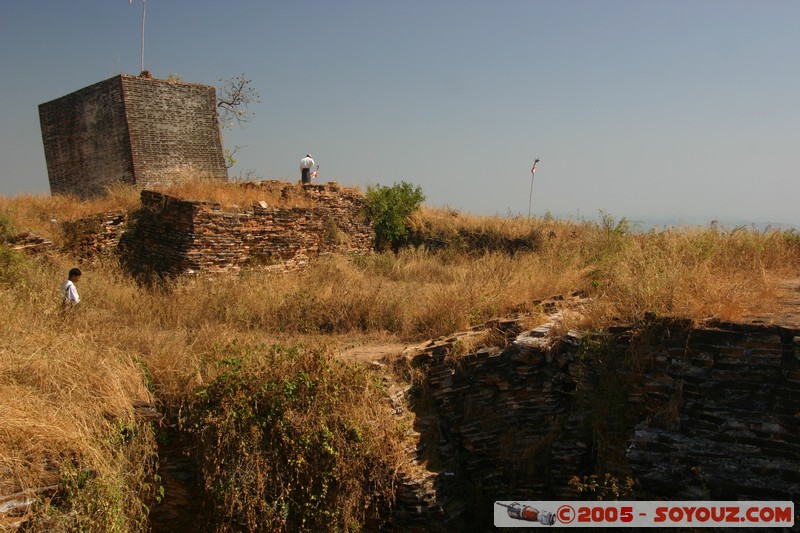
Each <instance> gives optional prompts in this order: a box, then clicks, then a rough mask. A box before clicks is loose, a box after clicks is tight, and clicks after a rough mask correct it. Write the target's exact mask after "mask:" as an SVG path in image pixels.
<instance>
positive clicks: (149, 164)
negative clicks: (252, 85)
mask: <svg viewBox="0 0 800 533" xmlns="http://www.w3.org/2000/svg"><path fill="white" fill-rule="evenodd" d="M39 119H40V123H41V128H42V141H43V144H44V152H45V158H46V160H47V173H48V176H49V179H50V190H51V192H52V193H54V194H56V193H61V194H67V193H71V194H75V195H77V196H80V197H83V198H85V197H89V196H93V195H96V194H101V193H102V192H103V190H104V188H105V186H107V185H109V184H111V183H113V182H117V181H122V182H126V183H135V184H137V185H139V186H141V187H148V186H153V185H158V184H165V183H172V182H175V181H178V180H181V179H185V178H212V179H222V180H227V178H228V170H227V168H226V166H225V159H224V156H223V152H222V141H221V138H220V132H219V122H218V118H217V108H216V92H215V90H214V88H213V87H209V86H206V85H199V84H194V83H183V82H169V81H165V80H156V79H152V78H139V77H135V76H128V75H120V76H115V77H113V78H110V79H108V80H105V81H102V82H99V83H96V84H94V85H91V86H89V87H85V88H83V89H81V90H79V91H76V92H74V93H71V94H68V95H66V96H63V97H61V98H58V99H56V100H52V101H50V102H47V103H44V104H41V105H40V106H39Z"/></svg>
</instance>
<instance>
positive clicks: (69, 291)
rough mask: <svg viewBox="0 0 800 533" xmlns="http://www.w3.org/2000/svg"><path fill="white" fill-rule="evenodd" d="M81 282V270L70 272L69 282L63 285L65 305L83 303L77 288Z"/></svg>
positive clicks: (74, 269) (62, 291)
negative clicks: (76, 285)
mask: <svg viewBox="0 0 800 533" xmlns="http://www.w3.org/2000/svg"><path fill="white" fill-rule="evenodd" d="M80 280H81V270H80V269H79V268H73V269H72V270H70V271H69V277H68V278H67V281H65V282H64V284H63V285H61V293H62V294H63V295H64V305H77V304H79V303H80V301H81V297H80V296H78V289H77V288H76V287H75V284H76V283H78V282H79V281H80Z"/></svg>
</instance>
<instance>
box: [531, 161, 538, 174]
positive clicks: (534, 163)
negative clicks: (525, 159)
mask: <svg viewBox="0 0 800 533" xmlns="http://www.w3.org/2000/svg"><path fill="white" fill-rule="evenodd" d="M538 162H539V160H538V159H537V160H536V161H534V162H533V166H532V167H531V176H533V175H534V174H536V163H538Z"/></svg>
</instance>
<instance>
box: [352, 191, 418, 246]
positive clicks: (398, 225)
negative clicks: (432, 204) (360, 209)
mask: <svg viewBox="0 0 800 533" xmlns="http://www.w3.org/2000/svg"><path fill="white" fill-rule="evenodd" d="M365 199H366V213H367V217H368V218H369V219H370V220H371V221H372V222H374V223H375V241H376V245H377V246H378V248H380V249H387V248H392V249H393V250H398V249H399V248H400V247H401V246H403V245H404V244H406V242H407V240H408V236H409V229H408V221H407V219H408V217H410V216H411V215H412V214H413V213H414V212H415V211H416V210H417V209H419V207H420V205H422V202H424V201H425V195H424V194H422V188H421V187H420V186H419V185H417V186H416V187H415V186H414V185H411V184H410V183H406V182H405V181H401V182H400V183H395V184H394V185H392V186H391V187H386V186H384V185H376V186H371V187H369V188H368V189H367V194H366V197H365Z"/></svg>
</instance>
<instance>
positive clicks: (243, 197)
mask: <svg viewBox="0 0 800 533" xmlns="http://www.w3.org/2000/svg"><path fill="white" fill-rule="evenodd" d="M154 190H157V191H160V192H163V193H165V194H170V195H172V196H177V197H179V198H183V199H186V200H193V201H202V202H213V203H218V204H220V205H221V206H222V207H223V208H226V209H250V208H251V206H252V205H253V204H254V203H258V202H261V201H263V202H266V203H267V205H269V206H270V207H276V206H280V207H312V206H313V205H314V201H313V199H312V198H310V197H309V196H308V195H306V194H305V193H304V190H303V187H302V186H301V185H299V184H297V183H292V182H287V181H232V182H225V181H220V180H212V179H183V180H180V181H178V182H176V183H174V184H171V185H168V186H164V187H154ZM343 190H345V191H350V192H352V191H357V189H343Z"/></svg>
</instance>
